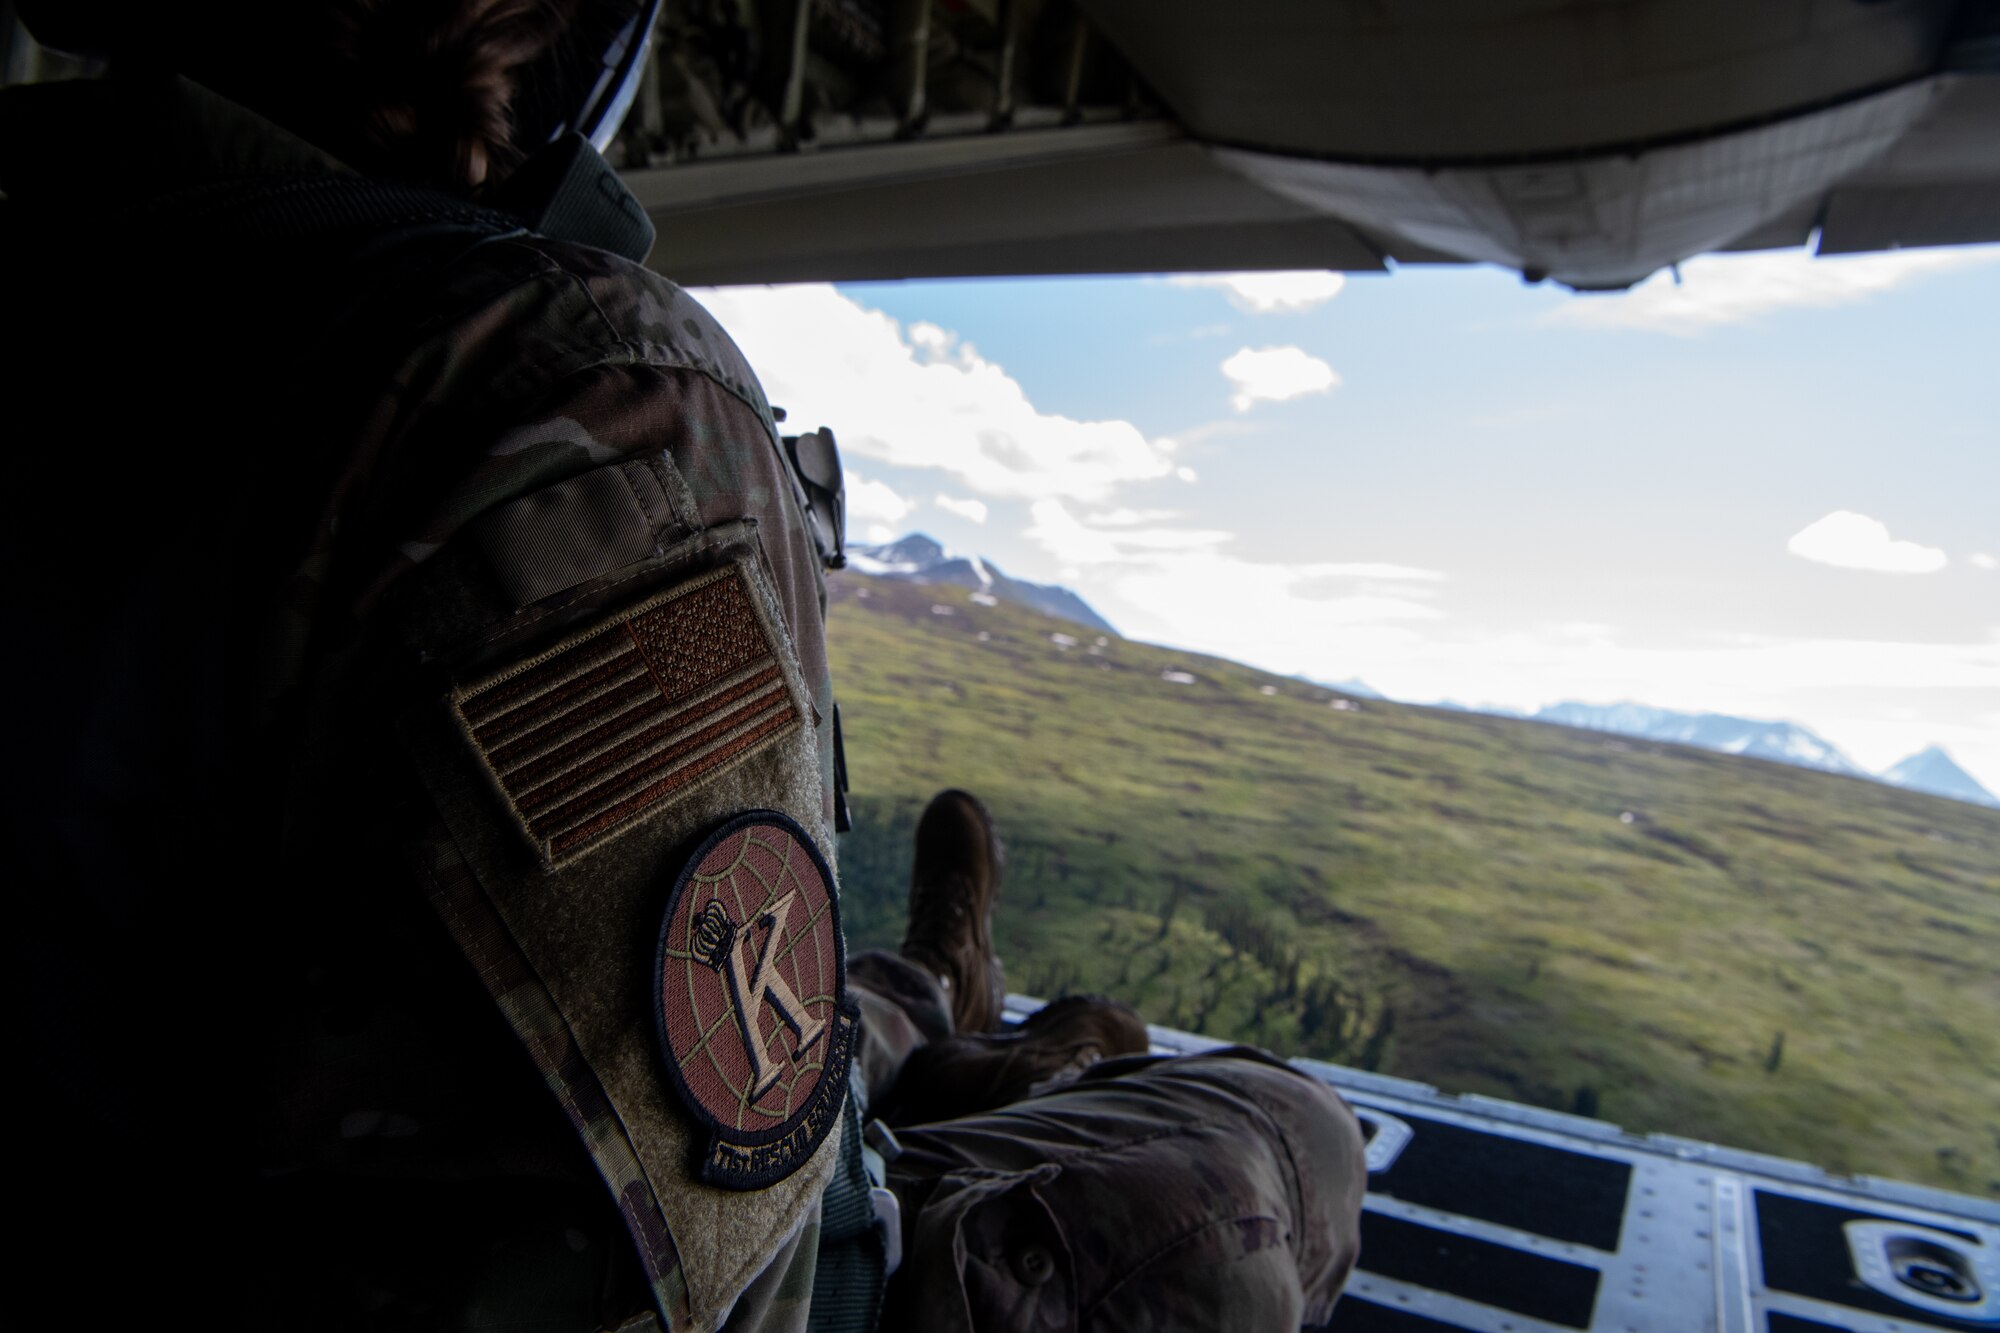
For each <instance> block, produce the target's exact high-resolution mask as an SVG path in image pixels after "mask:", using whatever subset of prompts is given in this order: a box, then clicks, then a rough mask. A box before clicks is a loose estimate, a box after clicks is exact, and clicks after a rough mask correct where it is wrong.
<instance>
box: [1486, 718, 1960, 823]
mask: <svg viewBox="0 0 2000 1333" xmlns="http://www.w3.org/2000/svg"><path fill="white" fill-rule="evenodd" d="M1468 711H1471V710H1468ZM1477 711H1482V712H1483V711H1487V710H1484V709H1481V710H1477ZM1512 716H1516V717H1520V716H1526V717H1528V718H1531V719H1532V720H1533V721H1536V722H1554V723H1557V724H1559V725H1561V726H1565V727H1581V728H1583V729H1584V730H1586V731H1609V732H1616V733H1617V734H1619V735H1621V736H1643V737H1645V738H1646V739H1648V740H1655V741H1672V742H1674V743H1676V744H1680V745H1694V746H1699V747H1700V748H1701V749H1704V750H1720V751H1721V752H1722V753H1724V754H1740V755H1746V756H1748V757H1749V758H1752V759H1770V760H1773V761H1775V762H1777V763H1780V764H1795V765H1797V766H1798V767H1800V768H1816V769H1819V770H1821V771H1822V772H1826V773H1845V774H1847V775H1848V776H1850V777H1857V778H1873V779H1875V780H1876V781H1878V782H1886V783H1888V784H1889V785H1890V786H1892V787H1907V788H1909V789H1910V790H1911V791H1921V792H1928V793H1930V794H1931V795H1933V796H1949V797H1951V798H1952V799H1953V800H1957V801H1970V802H1971V803H1972V804H1974V805H1991V806H2000V800H1996V799H1995V798H1994V796H1993V793H1992V792H1989V791H1987V790H1986V788H1984V787H1982V786H1980V785H1979V783H1978V781H1977V780H1976V779H1974V778H1973V776H1972V775H1971V774H1970V773H1967V772H1966V771H1965V770H1964V769H1962V768H1960V767H1959V766H1958V765H1957V764H1956V763H1954V762H1953V761H1952V758H1951V756H1950V755H1948V754H1946V753H1945V752H1944V750H1943V749H1942V748H1940V747H1939V746H1935V745H1933V746H1930V747H1929V748H1927V749H1924V750H1920V751H1918V752H1917V753H1916V754H1913V755H1911V756H1910V757H1909V758H1907V759H1905V760H1903V761H1902V762H1901V763H1898V764H1893V765H1891V766H1890V767H1888V768H1885V769H1883V770H1882V771H1881V772H1880V773H1871V772H1869V771H1868V770H1867V769H1865V768H1863V767H1861V765H1859V764H1857V763H1855V762H1854V761H1853V760H1852V759H1849V758H1848V757H1847V756H1846V755H1844V754H1842V753H1841V752H1840V750H1839V748H1838V747H1837V746H1835V745H1834V744H1833V743H1832V742H1831V741H1828V740H1826V739H1825V738H1824V737H1822V736H1817V735H1815V734H1814V733H1813V732H1811V731H1809V730H1808V729H1806V728H1805V727H1802V726H1800V725H1799V724H1798V723H1796V722H1763V721H1758V720H1756V719H1754V718H1747V717H1731V716H1729V715H1728V714H1726V713H1677V712H1674V711H1673V710H1672V709H1668V708H1649V707H1647V706H1646V705H1645V704H1635V703H1616V704H1584V703H1570V702H1565V703H1559V704H1550V705H1549V706H1548V707H1546V708H1543V709H1540V710H1539V711H1537V712H1534V713H1528V714H1519V713H1516V714H1512Z"/></svg>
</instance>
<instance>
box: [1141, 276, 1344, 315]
mask: <svg viewBox="0 0 2000 1333" xmlns="http://www.w3.org/2000/svg"><path fill="white" fill-rule="evenodd" d="M1168 281H1169V282H1171V283H1173V284H1174V286H1176V287H1220V288H1221V289H1222V290H1223V291H1225V292H1227V293H1228V294H1229V304H1231V305H1233V306H1235V307H1236V308H1237V309H1238V310H1247V311H1249V312H1251V313H1252V314H1257V315H1268V314H1270V313H1272V312H1273V311H1279V310H1282V311H1299V310H1311V309H1312V308H1313V307H1315V306H1320V305H1325V304H1326V303H1327V302H1328V301H1331V300H1332V299H1333V298H1334V297H1336V296H1338V295H1340V289H1341V288H1342V287H1344V286H1346V285H1347V278H1346V276H1345V275H1344V274H1340V273H1328V272H1326V271H1324V270H1320V269H1303V270H1295V271H1291V272H1274V273H1183V274H1181V275H1179V276H1177V277H1173V278H1169V279H1168Z"/></svg>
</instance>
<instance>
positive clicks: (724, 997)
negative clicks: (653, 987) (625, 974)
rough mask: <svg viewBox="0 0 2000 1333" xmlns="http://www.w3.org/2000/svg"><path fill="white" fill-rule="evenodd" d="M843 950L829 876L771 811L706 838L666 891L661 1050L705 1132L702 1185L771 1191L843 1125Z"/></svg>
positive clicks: (846, 1024) (848, 1033) (850, 1027)
mask: <svg viewBox="0 0 2000 1333" xmlns="http://www.w3.org/2000/svg"><path fill="white" fill-rule="evenodd" d="M843 948H844V946H843V943H842V939H841V933H840V905H839V901H838V899H837V898H836V897H835V894H834V886H833V874H832V872H831V871H829V870H828V869H827V867H826V862H825V861H823V860H821V859H820V854H819V849H818V848H816V847H815V846H813V842H812V838H811V837H810V836H809V835H808V834H807V833H806V831H805V830H804V829H802V828H800V827H799V826H798V825H797V824H796V823H794V822H793V821H792V820H791V819H790V818H789V817H788V816H786V815H783V814H780V813H779V812H778V811H776V810H753V811H751V812H750V813H748V814H744V815H738V816H737V817H736V818H734V819H732V820H730V821H729V822H728V823H726V824H724V825H723V826H722V827H721V828H719V829H717V830H716V831H715V832H714V833H711V834H710V835H709V836H708V837H707V838H706V839H704V840H703V841H702V844H701V846H700V847H698V848H696V849H695V852H694V854H693V855H692V856H690V857H689V858H688V862H687V865H686V866H685V867H684V868H683V869H682V870H681V873H680V878H679V879H678V880H676V881H675V882H674V891H673V893H672V895H671V896H669V897H668V899H667V914H666V921H665V923H664V925H663V926H662V927H661V930H660V954H659V964H658V971H657V977H658V983H659V984H658V993H657V1001H658V1009H657V1014H658V1021H659V1036H660V1049H661V1053H662V1055H663V1056H664V1057H665V1059H666V1062H667V1069H668V1072H669V1073H671V1074H672V1076H673V1082H674V1086H675V1087H676V1088H677V1089H678V1090H679V1092H680V1094H681V1098H682V1100H683V1101H685V1102H686V1103H687V1108H688V1110H689V1111H690V1112H691V1113H693V1115H694V1117H695V1118H696V1119H697V1120H699V1121H700V1122H701V1123H702V1124H704V1125H706V1126H707V1127H708V1129H709V1131H710V1133H709V1141H708V1143H707V1145H706V1146H705V1147H704V1148H703V1149H702V1152H701V1160H700V1164H699V1167H698V1170H699V1174H700V1176H701V1178H702V1179H703V1180H705V1181H707V1182H708V1183H709V1184H711V1185H720V1186H722V1187H723V1188H724V1189H744V1190H747V1189H761V1188H763V1187H764V1186H766V1185H772V1184H776V1183H777V1182H778V1181H780V1180H783V1179H784V1178H785V1177H786V1176H789V1175H790V1174H791V1173H792V1172H794V1171H796V1170H798V1169H799V1168H800V1167H801V1166H804V1165H805V1163H806V1160H807V1159H808V1158H809V1157H811V1156H812V1154H813V1150H814V1149H815V1148H817V1147H819V1145H820V1142H821V1140H823V1139H825V1138H826V1136H827V1132H828V1131H829V1130H831V1129H832V1128H833V1126H834V1122H835V1121H836V1120H838V1119H839V1118H840V1112H841V1107H842V1106H843V1104H844V1102H843V1099H844V1098H845V1097H846V1096H847V1063H848V1057H849V1055H850V1054H851V1052H852V1049H853V1045H854V1025H855V1021H856V1018H857V1016H858V1010H856V1008H855V1007H854V1006H853V1005H852V1004H850V1003H849V1002H848V999H847V973H846V959H845V957H844V955H843Z"/></svg>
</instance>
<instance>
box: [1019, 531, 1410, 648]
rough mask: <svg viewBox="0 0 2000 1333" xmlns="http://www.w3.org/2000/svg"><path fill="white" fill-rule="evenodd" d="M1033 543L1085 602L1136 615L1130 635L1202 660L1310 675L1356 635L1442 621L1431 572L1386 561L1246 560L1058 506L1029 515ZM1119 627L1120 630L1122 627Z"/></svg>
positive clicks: (1202, 541)
mask: <svg viewBox="0 0 2000 1333" xmlns="http://www.w3.org/2000/svg"><path fill="white" fill-rule="evenodd" d="M1030 512H1031V514H1032V516H1033V519H1034V521H1033V523H1032V524H1031V525H1030V526H1029V528H1028V529H1027V532H1026V535H1027V537H1028V538H1029V539H1030V540H1032V541H1034V542H1036V543H1038V544H1039V545H1041V546H1042V547H1043V548H1044V549H1046V550H1048V551H1049V552H1050V553H1051V554H1052V555H1053V556H1055V558H1056V559H1057V560H1058V561H1060V562H1061V563H1062V564H1063V565H1064V566H1065V567H1066V568H1065V570H1064V573H1063V577H1064V578H1065V580H1068V581H1071V582H1080V583H1082V584H1083V586H1084V588H1085V590H1086V595H1087V596H1093V597H1095V596H1097V595H1099V594H1103V595H1105V596H1107V597H1108V598H1111V599H1115V600H1116V601H1117V602H1118V603H1119V604H1120V605H1121V607H1122V608H1130V609H1131V610H1132V611H1134V612H1135V613H1136V614H1137V616H1138V623H1135V624H1134V625H1132V626H1130V628H1132V629H1134V630H1136V631H1138V632H1141V633H1148V634H1159V635H1161V636H1162V637H1170V638H1171V639H1172V640H1173V641H1174V642H1176V643H1178V644H1180V645H1182V646H1184V647H1188V648H1193V649H1196V650H1199V651H1202V652H1212V653H1218V654H1221V655H1223V656H1226V657H1233V658H1237V659H1239V660H1243V661H1250V662H1255V663H1257V664H1258V665H1261V666H1266V667H1270V668H1271V669H1273V670H1278V671H1298V670H1303V669H1306V668H1307V667H1308V666H1310V665H1313V664H1314V663H1316V662H1317V661H1320V660H1324V659H1325V657H1326V656H1327V653H1328V650H1329V647H1330V646H1331V645H1332V644H1334V643H1337V642H1339V641H1340V640H1341V639H1342V638H1343V636H1344V635H1345V634H1346V633H1347V632H1349V631H1351V630H1354V629H1356V628H1358V627H1371V626H1372V627H1389V628H1387V630H1386V632H1389V633H1407V631H1404V630H1399V629H1395V628H1393V627H1395V626H1399V625H1402V624H1405V623H1408V622H1415V621H1424V620H1435V619H1437V618H1438V615H1439V613H1438V611H1437V609H1436V608H1435V607H1432V606H1430V605H1428V599H1429V598H1430V597H1431V596H1432V595H1433V590H1432V588H1431V586H1430V585H1431V584H1434V583H1436V582H1437V581H1439V580H1441V579H1442V578H1443V577H1444V576H1443V575H1442V574H1439V573H1438V572H1436V571H1434V570H1428V569H1416V568H1412V567H1409V566H1405V565H1394V564H1386V563H1381V562H1335V561H1311V562H1303V563H1294V564H1286V563H1279V562H1266V561H1256V560H1246V559H1244V558H1242V557H1240V556H1237V555H1235V554H1233V553H1231V552H1230V551H1229V549H1228V547H1229V544H1230V543H1231V542H1232V541H1233V540H1234V538H1233V537H1232V535H1231V534H1229V533H1227V532H1220V531H1216V530H1213V529H1204V528H1174V527H1164V526H1157V527H1149V526H1145V525H1143V524H1139V523H1123V524H1121V523H1119V522H1117V520H1120V519H1124V518H1126V517H1128V516H1129V514H1128V513H1121V512H1119V511H1115V510H1114V511H1112V512H1111V513H1109V514H1107V515H1105V516H1104V518H1105V519H1110V520H1113V521H1112V522H1110V523H1106V522H1104V521H1103V519H1099V518H1096V517H1089V516H1086V517H1079V516H1078V515H1076V514H1074V513H1072V512H1070V509H1069V507H1068V506H1066V505H1064V504H1063V503H1062V502H1061V501H1060V500H1040V501H1037V502H1036V503H1035V504H1034V505H1033V506H1031V508H1030ZM1121 623H1122V622H1121Z"/></svg>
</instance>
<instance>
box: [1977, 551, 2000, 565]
mask: <svg viewBox="0 0 2000 1333" xmlns="http://www.w3.org/2000/svg"><path fill="white" fill-rule="evenodd" d="M1971 560H1972V565H1973V568H1975V569H2000V560H1996V559H1995V558H1993V557H1992V556H1990V555H1988V554H1986V552H1984V551H1974V552H1973V553H1972V556H1971Z"/></svg>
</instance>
